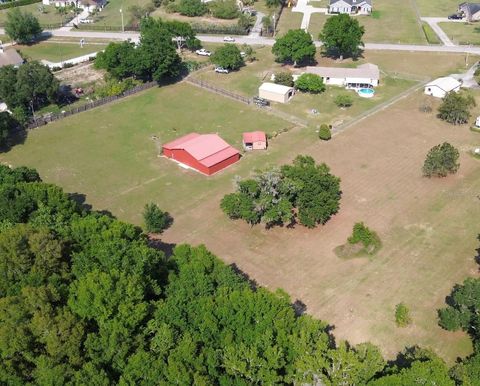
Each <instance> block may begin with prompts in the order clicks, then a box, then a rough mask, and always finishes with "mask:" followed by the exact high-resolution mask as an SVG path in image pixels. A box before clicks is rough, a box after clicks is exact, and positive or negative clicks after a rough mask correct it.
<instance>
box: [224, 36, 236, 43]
mask: <svg viewBox="0 0 480 386" xmlns="http://www.w3.org/2000/svg"><path fill="white" fill-rule="evenodd" d="M223 41H224V42H230V43H233V42H234V41H235V38H232V37H231V36H225V37H224V38H223Z"/></svg>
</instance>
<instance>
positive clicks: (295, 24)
mask: <svg viewBox="0 0 480 386" xmlns="http://www.w3.org/2000/svg"><path fill="white" fill-rule="evenodd" d="M302 18H303V13H299V12H292V10H291V8H284V9H283V12H282V15H281V16H280V20H278V21H277V25H276V30H277V34H276V36H282V35H284V34H286V33H287V32H288V31H289V30H291V29H299V28H300V25H301V24H302Z"/></svg>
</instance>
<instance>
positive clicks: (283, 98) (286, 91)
mask: <svg viewBox="0 0 480 386" xmlns="http://www.w3.org/2000/svg"><path fill="white" fill-rule="evenodd" d="M294 94H295V89H294V88H293V87H288V86H284V85H282V84H275V83H269V82H267V83H263V84H262V85H261V86H260V87H259V88H258V96H259V97H260V98H263V99H267V100H269V101H272V102H279V103H287V102H288V101H289V100H290V99H291V98H292V97H293V95H294Z"/></svg>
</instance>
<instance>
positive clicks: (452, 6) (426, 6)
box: [414, 0, 461, 17]
mask: <svg viewBox="0 0 480 386" xmlns="http://www.w3.org/2000/svg"><path fill="white" fill-rule="evenodd" d="M414 1H416V3H417V7H418V11H419V12H420V15H422V16H431V17H433V16H438V17H440V16H448V15H451V14H452V13H455V12H456V11H457V9H458V4H460V3H461V1H458V0H435V1H432V0H414Z"/></svg>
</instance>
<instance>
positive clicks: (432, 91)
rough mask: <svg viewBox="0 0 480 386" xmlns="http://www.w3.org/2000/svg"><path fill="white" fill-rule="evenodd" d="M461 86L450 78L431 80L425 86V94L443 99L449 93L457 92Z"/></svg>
mask: <svg viewBox="0 0 480 386" xmlns="http://www.w3.org/2000/svg"><path fill="white" fill-rule="evenodd" d="M461 85H462V84H461V83H460V82H459V81H458V80H456V79H455V78H452V77H451V76H445V77H443V78H438V79H435V80H432V81H431V82H430V83H427V84H426V85H425V94H427V95H431V96H434V97H436V98H445V95H447V94H448V93H449V92H452V91H454V92H459V91H460V86H461Z"/></svg>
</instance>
